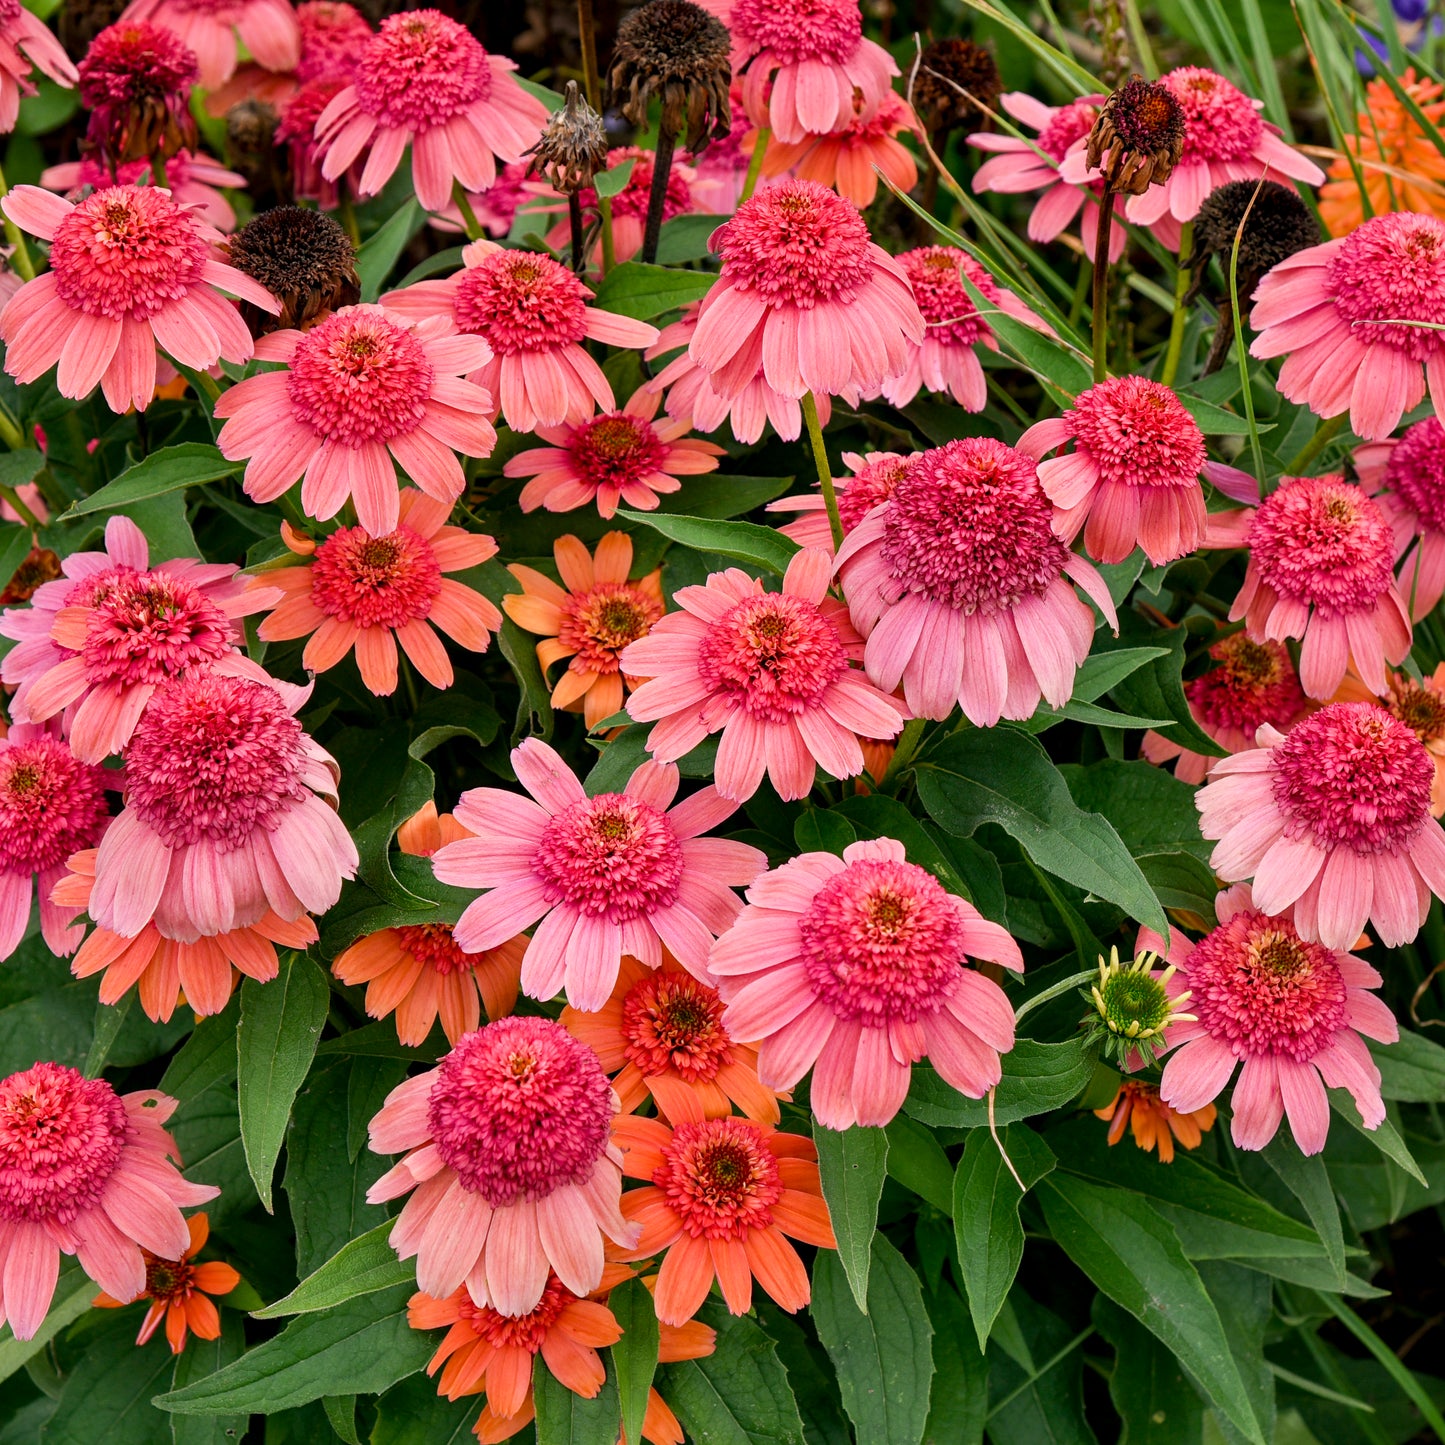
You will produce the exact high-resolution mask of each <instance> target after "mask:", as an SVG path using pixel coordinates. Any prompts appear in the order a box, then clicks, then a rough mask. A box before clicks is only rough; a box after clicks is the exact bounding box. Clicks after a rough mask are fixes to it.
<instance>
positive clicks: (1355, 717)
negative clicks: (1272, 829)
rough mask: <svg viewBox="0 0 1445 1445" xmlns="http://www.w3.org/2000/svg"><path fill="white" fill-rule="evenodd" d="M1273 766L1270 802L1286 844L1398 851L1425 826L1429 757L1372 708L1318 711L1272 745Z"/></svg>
mask: <svg viewBox="0 0 1445 1445" xmlns="http://www.w3.org/2000/svg"><path fill="white" fill-rule="evenodd" d="M1273 762H1274V796H1275V801H1276V802H1277V803H1278V805H1279V808H1280V811H1281V812H1282V813H1283V814H1284V815H1285V818H1286V819H1287V820H1288V823H1287V826H1286V829H1285V832H1286V835H1287V836H1289V837H1291V838H1298V837H1301V836H1304V835H1308V836H1310V837H1312V838H1313V839H1314V841H1315V842H1316V843H1317V844H1319V845H1320V847H1322V848H1334V847H1336V846H1339V845H1341V844H1343V845H1344V846H1345V847H1347V848H1351V849H1353V850H1354V851H1355V852H1356V853H1398V852H1399V851H1400V850H1401V849H1402V848H1405V847H1407V846H1408V845H1409V843H1410V841H1411V840H1412V839H1413V838H1414V837H1415V835H1416V834H1417V833H1418V832H1419V831H1420V829H1421V828H1422V827H1423V826H1424V825H1425V824H1427V823H1429V821H1430V785H1431V783H1432V782H1433V781H1434V778H1435V765H1434V763H1433V762H1432V761H1431V759H1430V754H1429V753H1427V752H1426V751H1425V748H1424V746H1423V745H1422V744H1421V742H1420V739H1419V738H1417V737H1416V736H1415V734H1414V733H1413V732H1412V731H1411V730H1410V728H1409V727H1407V726H1406V725H1405V724H1404V723H1403V722H1401V721H1400V720H1399V719H1398V718H1393V717H1391V716H1390V714H1389V713H1388V712H1386V711H1385V709H1384V708H1381V707H1376V706H1375V705H1374V704H1373V703H1368V702H1364V703H1333V704H1331V705H1330V706H1329V707H1325V708H1321V709H1320V711H1319V712H1317V713H1315V714H1314V715H1313V716H1311V717H1307V718H1306V719H1305V720H1304V721H1303V722H1301V723H1298V724H1296V726H1295V727H1294V728H1292V729H1291V730H1290V731H1289V733H1287V734H1286V736H1285V739H1284V741H1283V742H1282V743H1277V744H1276V745H1275V749H1274V759H1273Z"/></svg>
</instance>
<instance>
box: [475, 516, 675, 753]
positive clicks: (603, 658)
mask: <svg viewBox="0 0 1445 1445" xmlns="http://www.w3.org/2000/svg"><path fill="white" fill-rule="evenodd" d="M552 556H553V558H554V559H555V561H556V563H557V571H558V572H559V573H560V574H561V577H562V586H560V587H559V586H558V585H557V584H556V583H555V582H553V581H552V579H551V578H550V577H544V576H543V575H542V573H540V572H538V571H535V570H534V569H533V568H531V567H524V566H522V565H521V564H520V563H513V564H512V565H511V567H510V568H509V569H508V570H509V571H510V572H511V573H512V575H513V576H514V577H515V578H516V579H517V581H518V582H520V583H521V584H522V591H521V592H520V593H515V592H514V593H512V594H511V595H510V596H507V597H504V598H502V608H503V610H504V611H505V612H506V614H507V616H508V617H510V618H511V619H512V621H513V622H515V623H516V624H517V626H518V627H524V628H526V630H527V631H528V632H536V633H540V634H541V636H542V637H543V639H544V640H543V641H541V642H539V643H538V644H537V660H538V661H539V662H540V663H541V664H542V670H543V672H545V671H546V670H547V669H548V668H549V667H551V666H552V664H553V663H555V662H561V661H562V659H563V658H570V659H571V661H570V662H568V664H567V670H566V671H565V672H564V673H563V674H562V676H561V677H560V678H559V679H558V681H557V685H556V687H555V688H553V689H552V706H553V707H555V708H563V709H565V710H567V711H569V712H577V711H579V710H580V711H581V712H582V715H583V717H584V719H585V720H586V723H587V726H588V727H589V728H592V727H596V726H597V724H598V723H600V722H601V721H602V720H603V719H604V718H609V717H611V716H612V715H613V713H615V712H618V711H620V709H621V707H622V696H623V687H624V684H625V683H627V682H628V679H626V678H624V676H623V675H622V669H621V665H620V664H619V662H618V657H619V656H620V654H621V652H622V649H623V648H624V647H626V646H627V644H628V643H629V642H636V641H637V639H638V638H639V637H645V636H646V635H647V633H648V630H649V629H650V628H651V627H652V624H653V623H654V622H656V621H657V619H658V618H659V617H661V616H662V613H663V601H662V580H661V579H662V573H661V570H658V571H654V572H649V573H648V574H647V576H646V577H639V578H636V579H634V580H632V581H629V580H628V575H627V574H628V573H629V572H630V571H631V569H632V538H631V537H629V536H628V535H627V533H626V532H609V533H608V534H607V535H606V536H605V537H603V539H602V540H601V541H600V542H599V543H598V544H597V554H596V556H595V557H594V556H593V555H592V554H591V553H589V552H588V550H587V548H586V546H585V545H584V544H583V543H582V542H580V541H579V540H578V539H577V538H576V537H573V536H570V535H569V536H565V537H559V538H558V539H557V541H556V542H555V543H554V545H553V547H552Z"/></svg>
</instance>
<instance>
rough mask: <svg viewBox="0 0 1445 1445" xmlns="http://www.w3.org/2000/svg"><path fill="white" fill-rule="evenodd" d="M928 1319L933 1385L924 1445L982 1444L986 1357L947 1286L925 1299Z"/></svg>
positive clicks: (986, 1405) (955, 1295)
mask: <svg viewBox="0 0 1445 1445" xmlns="http://www.w3.org/2000/svg"><path fill="white" fill-rule="evenodd" d="M927 1303H928V1318H929V1319H930V1320H931V1321H932V1322H933V1365H934V1372H933V1388H932V1389H931V1391H930V1392H929V1397H928V1424H927V1426H926V1427H925V1429H924V1431H923V1441H924V1445H982V1442H983V1427H984V1420H985V1419H986V1417H987V1415H988V1375H989V1368H988V1361H987V1360H986V1359H984V1357H983V1355H982V1353H981V1352H980V1351H979V1348H978V1346H977V1345H976V1344H975V1343H974V1340H973V1331H972V1329H971V1328H970V1326H969V1320H968V1312H967V1311H966V1310H965V1309H964V1307H963V1301H962V1300H961V1299H959V1297H958V1292H957V1291H956V1290H954V1289H951V1288H950V1287H949V1286H948V1285H943V1286H941V1287H940V1288H939V1289H938V1291H937V1292H936V1293H934V1294H931V1295H929V1296H928V1297H927Z"/></svg>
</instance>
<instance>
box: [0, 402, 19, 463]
mask: <svg viewBox="0 0 1445 1445" xmlns="http://www.w3.org/2000/svg"><path fill="white" fill-rule="evenodd" d="M0 442H4V443H5V445H6V447H7V448H8V449H9V450H10V451H12V452H18V451H19V450H20V449H21V448H22V447H24V445H25V437H24V435H23V434H22V432H21V430H20V423H19V422H17V421H16V420H15V418H14V417H13V416H11V415H10V413H9V412H8V411H7V410H6V409H5V408H4V407H3V406H0Z"/></svg>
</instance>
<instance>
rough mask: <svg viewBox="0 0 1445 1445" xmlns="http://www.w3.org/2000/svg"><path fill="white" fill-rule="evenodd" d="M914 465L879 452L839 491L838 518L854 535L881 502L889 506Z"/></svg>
mask: <svg viewBox="0 0 1445 1445" xmlns="http://www.w3.org/2000/svg"><path fill="white" fill-rule="evenodd" d="M912 465H913V458H912V457H901V456H899V455H897V453H895V452H876V453H875V454H874V455H872V456H870V457H869V458H868V460H867V461H866V462H864V464H863V465H862V467H860V468H859V469H858V471H857V472H855V473H854V474H853V475H852V476H851V477H849V478H848V481H847V483H846V484H845V485H844V486H841V487H839V488H838V516H839V518H840V519H841V521H842V523H843V531H844V532H845V533H846V532H851V531H852V530H853V528H854V527H856V526H857V525H858V523H859V522H861V521H862V520H863V518H864V517H866V516H867V515H868V513H869V512H871V511H872V510H873V508H874V507H876V506H877V505H878V504H879V503H880V502H886V501H887V500H888V498H889V497H891V496H892V495H893V490H894V488H895V487H897V485H898V483H899V482H900V481H901V480H902V478H903V477H904V476H905V475H906V474H907V471H908V468H909V467H911V466H912Z"/></svg>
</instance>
